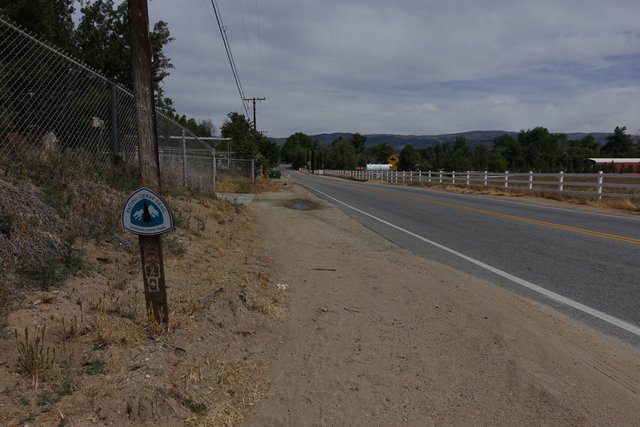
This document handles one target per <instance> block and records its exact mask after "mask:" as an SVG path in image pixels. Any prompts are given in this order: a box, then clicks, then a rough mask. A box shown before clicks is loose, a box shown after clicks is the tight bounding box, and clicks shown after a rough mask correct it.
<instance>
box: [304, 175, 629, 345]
mask: <svg viewBox="0 0 640 427" xmlns="http://www.w3.org/2000/svg"><path fill="white" fill-rule="evenodd" d="M295 181H296V182H297V183H298V184H300V185H302V186H303V187H307V188H309V189H310V190H313V191H315V192H316V193H318V194H321V195H323V196H324V197H326V198H328V199H330V200H333V201H334V202H336V203H339V204H341V205H343V206H346V207H348V208H349V209H352V210H354V211H356V212H358V213H360V214H362V215H365V216H368V217H369V218H371V219H374V220H376V221H378V222H380V223H382V224H384V225H386V226H389V227H391V228H394V229H396V230H398V231H401V232H403V233H406V234H408V235H409V236H411V237H415V238H416V239H418V240H421V241H423V242H425V243H428V244H430V245H432V246H435V247H437V248H439V249H442V250H443V251H446V252H449V253H450V254H453V255H455V256H457V257H460V258H462V259H464V260H465V261H468V262H470V263H472V264H475V265H477V266H478V267H481V268H484V269H485V270H488V271H490V272H492V273H494V274H497V275H498V276H500V277H504V278H505V279H507V280H510V281H512V282H514V283H516V284H518V285H520V286H524V287H525V288H527V289H530V290H532V291H534V292H537V293H539V294H541V295H544V296H545V297H547V298H549V299H551V300H553V301H556V302H559V303H562V304H564V305H567V306H569V307H571V308H574V309H576V310H579V311H581V312H583V313H586V314H589V315H591V316H593V317H596V318H598V319H600V320H604V321H605V322H607V323H609V324H611V325H614V326H617V327H618V328H620V329H624V330H625V331H627V332H631V333H632V334H634V335H636V336H640V327H638V326H635V325H633V324H631V323H628V322H625V321H624V320H621V319H618V318H617V317H613V316H610V315H608V314H606V313H603V312H601V311H599V310H596V309H594V308H591V307H589V306H586V305H584V304H581V303H579V302H577V301H574V300H572V299H570V298H567V297H564V296H562V295H560V294H557V293H555V292H553V291H550V290H548V289H545V288H543V287H541V286H538V285H536V284H534V283H531V282H528V281H526V280H524V279H521V278H519V277H517V276H514V275H513V274H510V273H507V272H506V271H502V270H500V269H498V268H495V267H492V266H490V265H489V264H485V263H484V262H482V261H478V260H477V259H474V258H471V257H469V256H467V255H465V254H463V253H460V252H458V251H456V250H453V249H451V248H448V247H446V246H444V245H441V244H440V243H437V242H434V241H433V240H429V239H427V238H426V237H422V236H420V235H419V234H416V233H413V232H411V231H409V230H406V229H404V228H402V227H399V226H397V225H395V224H392V223H390V222H388V221H385V220H384V219H381V218H378V217H377V216H375V215H372V214H370V213H368V212H365V211H363V210H361V209H358V208H356V207H353V206H351V205H349V204H347V203H345V202H343V201H341V200H338V199H336V198H335V197H331V196H330V195H328V194H327V193H324V192H322V191H320V190H318V189H316V188H314V187H312V186H310V185H307V184H303V183H301V182H300V181H298V180H295Z"/></svg>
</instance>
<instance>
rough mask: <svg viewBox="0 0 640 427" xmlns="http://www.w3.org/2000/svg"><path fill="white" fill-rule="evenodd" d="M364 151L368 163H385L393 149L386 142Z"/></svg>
mask: <svg viewBox="0 0 640 427" xmlns="http://www.w3.org/2000/svg"><path fill="white" fill-rule="evenodd" d="M365 150H366V152H367V162H368V163H387V159H388V158H389V156H390V155H392V154H393V148H391V145H389V143H388V142H381V143H380V144H376V145H371V146H369V147H367V148H366V149H365Z"/></svg>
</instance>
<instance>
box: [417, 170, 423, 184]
mask: <svg viewBox="0 0 640 427" xmlns="http://www.w3.org/2000/svg"><path fill="white" fill-rule="evenodd" d="M418 182H422V171H418Z"/></svg>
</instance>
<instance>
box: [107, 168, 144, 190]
mask: <svg viewBox="0 0 640 427" xmlns="http://www.w3.org/2000/svg"><path fill="white" fill-rule="evenodd" d="M109 172H110V173H109V174H108V175H107V177H106V181H107V184H108V185H109V186H110V187H113V188H115V189H116V190H119V191H123V192H127V193H128V192H131V191H133V190H135V189H136V188H138V187H139V186H140V173H139V171H138V168H137V167H136V166H134V165H128V164H119V165H114V166H112V167H111V169H110V170H109Z"/></svg>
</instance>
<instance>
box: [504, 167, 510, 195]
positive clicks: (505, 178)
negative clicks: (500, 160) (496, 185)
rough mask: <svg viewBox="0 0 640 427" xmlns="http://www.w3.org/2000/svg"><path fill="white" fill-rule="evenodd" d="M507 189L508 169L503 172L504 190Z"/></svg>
mask: <svg viewBox="0 0 640 427" xmlns="http://www.w3.org/2000/svg"><path fill="white" fill-rule="evenodd" d="M508 189H509V171H505V172H504V191H507V190H508Z"/></svg>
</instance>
